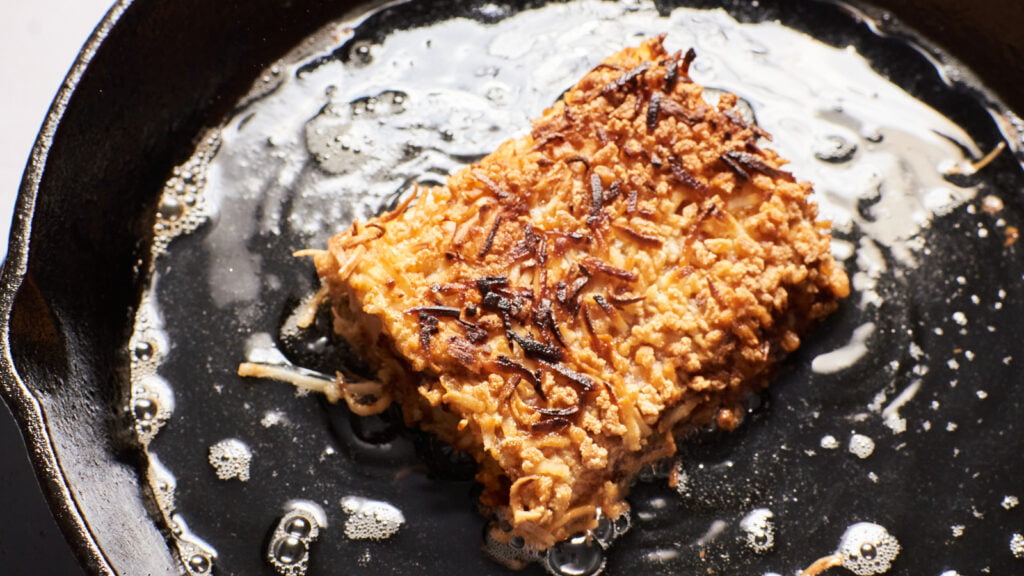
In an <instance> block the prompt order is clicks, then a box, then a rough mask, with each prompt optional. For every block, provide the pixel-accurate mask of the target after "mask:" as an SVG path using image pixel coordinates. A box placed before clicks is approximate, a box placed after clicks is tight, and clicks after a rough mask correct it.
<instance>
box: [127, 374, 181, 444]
mask: <svg viewBox="0 0 1024 576" xmlns="http://www.w3.org/2000/svg"><path fill="white" fill-rule="evenodd" d="M129 402H130V405H129V412H130V413H131V416H132V419H133V420H134V427H135V436H136V438H137V439H138V441H139V443H140V444H142V445H143V446H147V445H149V443H150V442H151V441H152V440H153V438H154V437H155V436H156V434H157V432H159V431H160V428H162V427H163V425H164V424H166V423H167V420H168V419H169V418H170V417H171V414H173V413H174V392H172V391H171V386H170V384H168V382H167V381H166V380H164V379H163V378H161V377H160V376H157V375H156V374H150V375H148V376H146V377H144V378H140V379H138V380H137V381H136V382H135V385H134V386H132V395H131V400H130V401H129Z"/></svg>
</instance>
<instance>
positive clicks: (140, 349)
mask: <svg viewBox="0 0 1024 576" xmlns="http://www.w3.org/2000/svg"><path fill="white" fill-rule="evenodd" d="M132 354H133V355H134V356H135V358H136V359H137V360H141V361H143V362H145V361H147V360H149V359H150V358H152V357H153V345H152V344H150V343H149V342H138V343H136V344H135V348H133V349H132Z"/></svg>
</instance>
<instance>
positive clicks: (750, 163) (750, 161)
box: [725, 150, 793, 181]
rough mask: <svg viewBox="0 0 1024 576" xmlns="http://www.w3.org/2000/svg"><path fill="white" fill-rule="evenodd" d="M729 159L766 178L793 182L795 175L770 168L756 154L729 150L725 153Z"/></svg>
mask: <svg viewBox="0 0 1024 576" xmlns="http://www.w3.org/2000/svg"><path fill="white" fill-rule="evenodd" d="M725 156H726V157H727V158H730V159H732V160H734V161H736V162H737V163H738V164H739V165H740V166H742V167H743V168H745V169H747V170H752V171H755V172H760V173H761V174H764V175H766V176H771V177H772V178H783V179H785V180H790V181H792V180H793V175H792V174H791V173H789V172H787V171H785V170H779V169H778V168H776V167H774V166H770V165H769V164H767V163H766V162H765V161H764V160H761V159H760V158H758V157H757V156H755V155H754V154H751V153H749V152H743V151H741V150H729V151H728V152H726V153H725Z"/></svg>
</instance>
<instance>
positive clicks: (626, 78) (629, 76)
mask: <svg viewBox="0 0 1024 576" xmlns="http://www.w3.org/2000/svg"><path fill="white" fill-rule="evenodd" d="M650 67H651V63H650V62H644V63H643V64H640V65H639V66H637V67H636V68H633V69H632V70H630V71H629V72H626V73H625V74H623V75H622V76H619V77H618V79H616V80H615V81H614V82H611V83H610V84H608V85H606V86H605V87H604V88H602V89H601V93H602V94H611V93H613V92H618V91H619V90H622V89H623V88H625V87H626V85H627V84H629V83H630V82H632V81H634V80H636V79H637V78H638V77H640V76H641V75H642V74H643V73H644V72H647V69H648V68H650Z"/></svg>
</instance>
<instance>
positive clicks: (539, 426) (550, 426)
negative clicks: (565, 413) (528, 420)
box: [530, 416, 571, 434]
mask: <svg viewBox="0 0 1024 576" xmlns="http://www.w3.org/2000/svg"><path fill="white" fill-rule="evenodd" d="M570 424H571V422H569V421H568V420H567V419H565V418H561V417H558V416H556V417H554V418H547V419H545V420H541V421H540V422H537V423H535V424H533V425H532V426H530V431H531V432H534V433H538V434H542V433H546V432H554V431H557V430H562V429H564V428H568V427H569V425H570Z"/></svg>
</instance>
